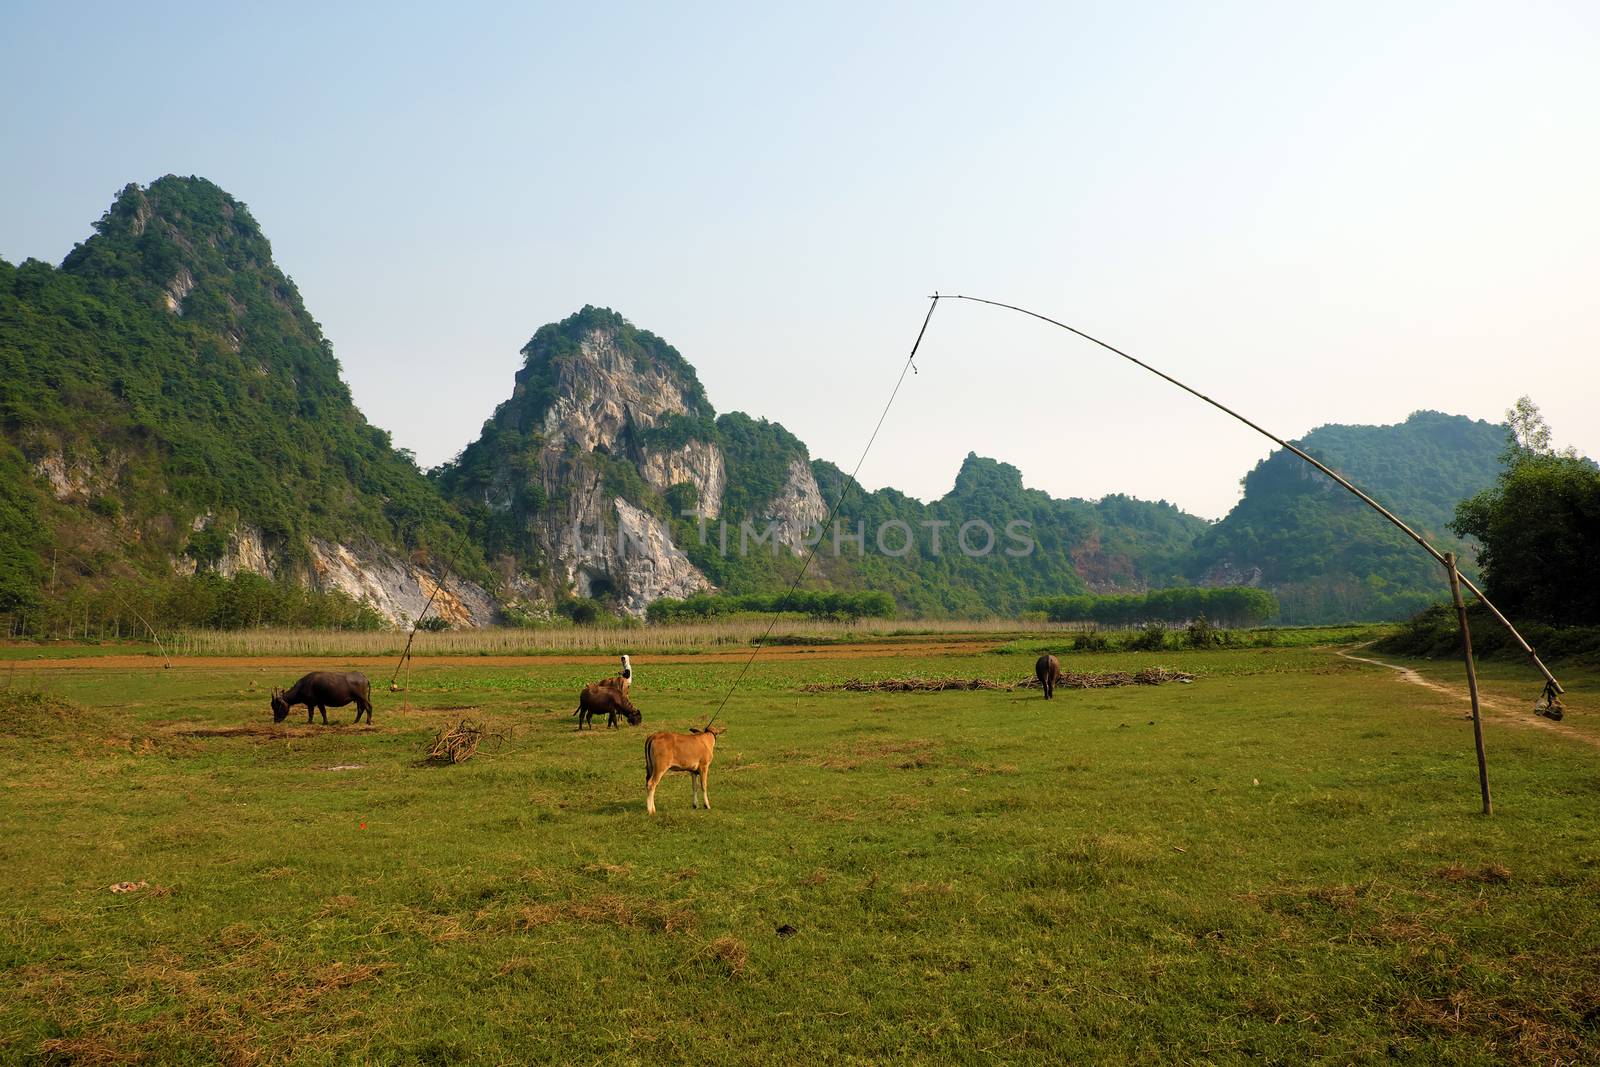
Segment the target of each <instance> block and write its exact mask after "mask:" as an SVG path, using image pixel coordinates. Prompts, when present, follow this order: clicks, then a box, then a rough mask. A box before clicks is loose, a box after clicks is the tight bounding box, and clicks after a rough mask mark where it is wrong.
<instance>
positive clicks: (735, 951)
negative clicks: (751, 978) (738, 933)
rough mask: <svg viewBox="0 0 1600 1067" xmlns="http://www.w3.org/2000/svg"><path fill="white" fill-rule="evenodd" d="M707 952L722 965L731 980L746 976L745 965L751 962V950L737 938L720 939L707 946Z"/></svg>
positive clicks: (725, 937)
mask: <svg viewBox="0 0 1600 1067" xmlns="http://www.w3.org/2000/svg"><path fill="white" fill-rule="evenodd" d="M706 951H707V952H708V953H710V955H711V958H712V959H714V960H716V961H717V962H718V963H720V964H721V965H722V969H723V970H724V971H725V972H726V973H727V975H728V977H729V978H738V977H739V976H740V975H742V974H744V969H745V965H746V964H747V963H748V962H749V961H750V950H749V949H748V948H746V947H745V943H744V942H743V941H740V940H739V939H738V938H737V937H727V936H723V937H719V938H717V939H716V940H714V941H712V942H711V943H710V944H708V945H706Z"/></svg>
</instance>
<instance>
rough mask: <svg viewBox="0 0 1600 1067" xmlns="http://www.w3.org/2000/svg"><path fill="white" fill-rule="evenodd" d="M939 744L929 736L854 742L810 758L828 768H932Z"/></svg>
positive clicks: (837, 769)
mask: <svg viewBox="0 0 1600 1067" xmlns="http://www.w3.org/2000/svg"><path fill="white" fill-rule="evenodd" d="M940 747H941V746H940V743H939V742H937V741H933V740H930V739H928V738H917V739H914V740H910V741H853V742H851V743H850V744H848V745H843V746H835V747H834V748H832V749H830V750H829V752H828V754H827V755H824V756H822V757H821V758H818V759H814V760H811V761H809V762H812V763H814V764H815V765H816V766H818V767H825V768H827V769H828V770H830V771H853V770H856V769H858V768H860V767H865V766H867V765H868V764H871V763H888V764H891V765H893V766H895V767H897V768H899V769H901V770H914V769H920V768H923V767H931V766H932V765H933V764H934V762H935V754H936V753H937V751H938V750H939V748H940Z"/></svg>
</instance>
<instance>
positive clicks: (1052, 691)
mask: <svg viewBox="0 0 1600 1067" xmlns="http://www.w3.org/2000/svg"><path fill="white" fill-rule="evenodd" d="M1033 676H1034V677H1035V678H1037V679H1039V685H1040V686H1042V687H1043V688H1044V698H1045V699H1046V700H1049V699H1051V698H1052V697H1054V696H1055V695H1056V683H1057V682H1059V681H1061V664H1060V663H1058V662H1056V658H1055V657H1054V656H1052V655H1051V654H1050V653H1048V652H1046V653H1045V654H1044V655H1042V656H1040V657H1039V662H1037V663H1035V664H1034V665H1033Z"/></svg>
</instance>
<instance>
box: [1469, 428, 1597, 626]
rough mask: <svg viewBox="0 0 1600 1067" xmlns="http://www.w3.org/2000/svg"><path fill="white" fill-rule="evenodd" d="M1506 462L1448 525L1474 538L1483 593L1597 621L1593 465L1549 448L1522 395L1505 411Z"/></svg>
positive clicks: (1566, 617)
mask: <svg viewBox="0 0 1600 1067" xmlns="http://www.w3.org/2000/svg"><path fill="white" fill-rule="evenodd" d="M1506 418H1507V422H1508V423H1509V424H1510V428H1511V429H1510V433H1509V434H1508V440H1509V443H1508V447H1507V451H1506V469H1505V471H1504V473H1502V474H1501V475H1500V478H1499V480H1498V481H1497V482H1496V483H1495V484H1494V485H1493V486H1492V487H1491V488H1489V489H1485V490H1484V491H1483V492H1481V493H1478V494H1477V495H1476V496H1473V497H1471V498H1470V499H1468V500H1464V501H1462V502H1461V504H1460V505H1459V506H1458V507H1457V508H1456V517H1455V521H1454V522H1453V523H1452V524H1451V525H1452V528H1453V529H1454V530H1455V531H1456V532H1457V533H1458V534H1460V535H1461V536H1463V537H1474V538H1477V540H1478V542H1479V544H1480V545H1481V547H1480V548H1479V550H1478V565H1479V567H1480V568H1481V569H1482V572H1483V580H1484V592H1486V593H1488V594H1489V598H1490V599H1491V600H1493V601H1494V602H1495V603H1496V604H1497V605H1498V606H1499V607H1500V609H1501V610H1502V611H1505V612H1509V613H1510V614H1512V615H1522V616H1526V617H1530V618H1535V619H1543V620H1545V621H1547V622H1554V623H1566V624H1577V625H1593V624H1596V623H1600V582H1596V581H1595V580H1594V573H1595V565H1596V560H1597V559H1600V470H1597V469H1596V468H1595V465H1594V463H1592V462H1591V461H1589V460H1587V459H1583V458H1581V457H1579V456H1578V455H1577V454H1576V453H1575V452H1573V451H1572V450H1571V449H1567V450H1565V451H1561V452H1557V451H1555V450H1554V449H1553V448H1552V447H1551V445H1550V429H1549V427H1548V426H1547V425H1546V424H1545V421H1544V418H1543V416H1542V415H1540V413H1539V409H1538V408H1537V407H1536V406H1535V405H1534V403H1533V402H1532V401H1531V400H1529V399H1528V398H1527V397H1523V398H1521V399H1520V400H1518V401H1517V406H1516V407H1514V408H1512V409H1511V410H1509V411H1508V412H1507V413H1506Z"/></svg>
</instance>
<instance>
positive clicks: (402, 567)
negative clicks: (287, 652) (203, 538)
mask: <svg viewBox="0 0 1600 1067" xmlns="http://www.w3.org/2000/svg"><path fill="white" fill-rule="evenodd" d="M210 523H211V518H210V516H208V515H202V516H200V517H199V518H197V519H195V521H194V523H193V524H192V529H194V530H195V531H196V532H198V531H200V530H203V529H206V528H208V527H209V525H210ZM309 549H310V555H311V561H310V566H309V568H307V569H296V570H291V571H290V575H291V576H292V577H294V578H297V579H298V580H300V581H302V582H304V583H305V584H306V585H307V586H309V587H310V588H312V589H317V590H320V591H322V592H325V593H326V592H340V593H343V594H345V595H346V596H348V597H350V598H351V599H352V600H355V601H357V602H359V603H362V604H365V605H367V606H368V607H370V608H371V609H372V610H373V611H376V612H377V613H378V614H379V615H381V616H383V617H384V618H385V619H386V620H388V622H389V623H391V624H392V625H395V626H404V625H406V624H407V623H409V622H411V621H412V620H414V619H416V618H417V617H418V616H420V615H421V614H422V610H423V608H424V607H426V606H427V604H428V598H429V597H430V596H432V595H433V591H434V588H435V585H436V583H435V580H434V578H433V576H432V575H431V574H429V573H428V572H427V571H425V570H423V569H422V568H420V567H418V566H417V565H416V564H414V563H412V562H410V561H409V560H406V559H402V558H400V557H398V556H396V555H394V554H393V553H391V552H388V551H385V550H384V549H382V548H380V547H378V546H377V545H375V544H367V545H365V546H359V547H353V546H350V545H344V544H338V543H335V542H332V541H325V540H322V539H320V538H316V537H313V538H311V541H310V545H309ZM281 555H282V554H281V553H280V552H278V551H277V550H276V548H275V547H274V546H273V545H272V544H271V543H270V541H269V539H268V538H267V537H266V536H265V535H264V534H263V533H262V531H261V530H260V529H258V528H257V527H255V526H252V525H250V524H249V523H238V524H236V525H235V526H234V527H233V528H232V529H231V530H230V531H229V532H228V541H227V547H226V548H224V549H223V551H222V553H221V555H220V556H218V557H217V558H216V559H215V560H211V561H208V562H207V563H206V564H205V566H206V567H207V569H209V570H211V571H214V572H216V573H217V574H220V575H222V576H223V577H224V578H233V577H235V576H237V575H240V574H259V575H262V576H264V577H267V578H278V577H282V576H283V564H282V560H281ZM172 565H173V570H175V571H176V572H178V573H179V574H194V573H195V572H196V570H198V569H199V567H200V565H201V564H200V563H198V562H197V561H196V560H194V559H193V558H191V557H189V556H179V557H178V558H176V559H174V560H173V564H172ZM428 613H429V615H438V616H439V617H440V618H442V619H444V620H445V621H446V622H449V623H450V624H451V625H453V626H484V625H487V624H489V623H490V622H493V621H494V618H495V614H496V608H495V602H494V599H493V598H492V597H490V596H489V594H488V593H487V592H486V591H485V590H484V589H483V588H482V587H481V586H479V585H478V584H477V583H475V582H470V581H467V580H465V579H462V578H447V579H446V581H445V585H444V588H443V589H442V590H440V592H439V595H438V596H437V597H435V598H434V600H433V606H432V607H431V608H428Z"/></svg>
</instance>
